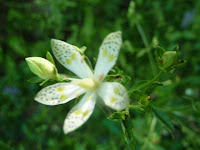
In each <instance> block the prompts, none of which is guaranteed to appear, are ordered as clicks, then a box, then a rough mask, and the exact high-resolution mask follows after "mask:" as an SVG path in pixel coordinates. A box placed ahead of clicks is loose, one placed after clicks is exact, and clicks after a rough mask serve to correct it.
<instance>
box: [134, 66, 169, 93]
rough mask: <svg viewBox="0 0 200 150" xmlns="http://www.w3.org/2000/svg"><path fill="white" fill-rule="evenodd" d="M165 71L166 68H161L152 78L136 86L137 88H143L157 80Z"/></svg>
mask: <svg viewBox="0 0 200 150" xmlns="http://www.w3.org/2000/svg"><path fill="white" fill-rule="evenodd" d="M165 73H166V70H163V69H162V70H161V71H160V72H159V73H158V74H157V75H156V76H155V77H154V78H153V79H152V80H150V81H148V82H146V83H144V84H142V85H141V86H139V87H137V88H136V89H137V90H140V89H143V88H145V87H148V86H149V85H151V84H152V83H153V82H154V81H156V80H158V79H159V78H161V77H162V76H163V75H164V74H165Z"/></svg>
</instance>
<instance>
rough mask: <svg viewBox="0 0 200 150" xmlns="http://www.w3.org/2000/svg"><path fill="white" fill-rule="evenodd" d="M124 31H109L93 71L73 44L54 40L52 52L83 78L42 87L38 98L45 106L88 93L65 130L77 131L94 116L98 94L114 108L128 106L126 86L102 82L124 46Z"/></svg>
mask: <svg viewBox="0 0 200 150" xmlns="http://www.w3.org/2000/svg"><path fill="white" fill-rule="evenodd" d="M121 43H122V38H121V32H120V31H117V32H114V33H111V34H109V35H108V36H107V37H106V38H105V39H104V41H103V43H102V45H101V47H100V50H99V56H98V60H97V64H96V66H95V70H94V73H93V72H92V71H91V69H90V68H89V67H88V65H87V64H86V62H85V61H84V59H82V56H81V54H80V53H79V52H78V51H77V50H76V48H75V47H74V46H73V45H70V44H68V43H65V42H63V41H60V40H55V39H52V41H51V46H52V51H53V54H54V55H55V57H56V58H57V60H58V61H59V62H60V63H61V64H62V65H63V66H64V67H65V68H67V69H68V70H70V71H72V72H73V73H74V74H76V75H77V76H78V77H80V78H81V79H74V78H73V79H70V80H71V82H69V83H57V84H54V85H51V86H48V87H46V88H44V89H42V90H41V91H40V92H39V93H38V94H37V95H36V97H35V100H36V101H38V102H40V103H42V104H46V105H58V104H63V103H67V102H68V101H70V100H72V99H74V98H77V97H78V96H80V95H81V94H83V93H86V94H85V95H84V96H83V98H82V99H81V100H80V101H79V102H78V104H77V105H75V106H74V107H73V108H72V110H71V111H70V112H69V113H68V115H67V117H66V119H65V121H64V126H63V129H64V133H65V134H67V133H69V132H71V131H74V130H75V129H77V128H78V127H80V126H81V125H82V124H83V123H85V122H86V121H87V120H88V118H89V117H90V116H91V114H92V112H93V109H94V106H95V103H96V99H97V97H98V96H100V97H101V99H102V100H103V101H104V103H105V104H106V105H107V106H109V107H111V108H112V109H115V110H122V109H125V108H127V107H128V105H129V97H128V93H127V91H126V89H125V88H124V86H123V85H121V84H120V83H117V82H102V81H103V79H104V78H105V76H106V75H107V74H108V72H109V71H110V69H111V68H112V67H113V66H114V65H115V63H116V61H117V57H118V54H119V50H120V47H121Z"/></svg>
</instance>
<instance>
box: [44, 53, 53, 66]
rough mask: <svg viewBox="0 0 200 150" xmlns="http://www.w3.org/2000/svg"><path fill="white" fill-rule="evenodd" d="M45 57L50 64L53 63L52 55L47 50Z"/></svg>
mask: <svg viewBox="0 0 200 150" xmlns="http://www.w3.org/2000/svg"><path fill="white" fill-rule="evenodd" d="M46 58H47V60H48V61H50V62H51V63H52V64H54V65H55V62H54V59H53V56H52V55H51V53H50V52H49V51H47V53H46Z"/></svg>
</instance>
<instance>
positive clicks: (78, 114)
mask: <svg viewBox="0 0 200 150" xmlns="http://www.w3.org/2000/svg"><path fill="white" fill-rule="evenodd" d="M96 98H97V96H96V93H94V92H88V93H86V94H85V95H84V97H83V98H82V99H81V100H80V102H79V103H78V104H77V105H75V106H74V107H73V108H72V110H71V111H70V112H69V113H68V115H67V117H66V119H65V122H64V125H63V130H64V133H65V134H67V133H69V132H71V131H74V130H76V129H77V128H79V127H80V126H81V125H82V124H84V123H85V122H86V121H87V120H88V118H89V117H90V116H91V114H92V112H93V110H94V106H95V102H96Z"/></svg>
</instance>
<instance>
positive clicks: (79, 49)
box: [72, 45, 87, 55]
mask: <svg viewBox="0 0 200 150" xmlns="http://www.w3.org/2000/svg"><path fill="white" fill-rule="evenodd" d="M72 46H73V48H75V49H76V50H77V51H79V53H81V54H82V55H84V52H85V50H86V49H87V47H86V46H83V47H81V48H78V47H77V46H75V45H72Z"/></svg>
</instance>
